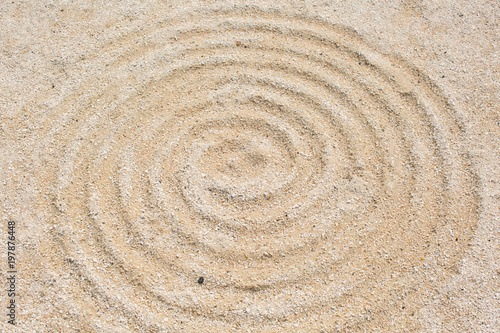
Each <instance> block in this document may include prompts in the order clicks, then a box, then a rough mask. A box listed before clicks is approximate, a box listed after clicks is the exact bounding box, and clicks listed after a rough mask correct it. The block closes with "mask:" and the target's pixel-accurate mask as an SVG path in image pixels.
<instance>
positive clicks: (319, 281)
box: [45, 8, 479, 331]
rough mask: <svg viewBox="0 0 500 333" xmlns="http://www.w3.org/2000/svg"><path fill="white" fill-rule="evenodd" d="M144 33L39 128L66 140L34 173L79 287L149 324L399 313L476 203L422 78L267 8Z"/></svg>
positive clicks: (437, 274) (440, 263) (449, 261)
mask: <svg viewBox="0 0 500 333" xmlns="http://www.w3.org/2000/svg"><path fill="white" fill-rule="evenodd" d="M141 34H142V37H141V36H140V35H138V34H134V33H132V34H130V35H129V36H126V37H124V38H123V39H122V40H117V41H116V42H115V43H113V44H112V45H109V47H108V48H105V49H104V50H103V53H109V52H114V53H115V54H117V55H119V56H117V57H116V61H115V62H114V63H112V64H110V66H109V69H108V72H107V73H106V75H103V77H96V78H93V79H92V80H91V81H90V82H88V84H87V85H86V86H84V87H82V91H80V92H76V93H75V94H74V95H73V96H72V97H70V98H69V99H68V100H66V101H65V102H63V103H62V104H61V105H59V106H58V107H57V108H56V110H55V112H54V114H55V115H56V116H54V117H53V118H51V119H49V120H47V121H48V124H46V125H47V126H45V128H51V130H49V131H48V133H47V135H49V136H51V137H53V138H54V142H53V146H54V147H59V148H61V147H64V148H63V151H64V154H63V155H61V156H59V157H58V159H57V160H58V161H59V162H58V164H57V165H55V166H54V167H50V166H47V170H46V171H47V172H46V173H48V174H52V175H53V179H55V180H56V181H55V183H56V184H57V186H56V187H55V188H54V189H53V190H49V193H48V194H49V197H51V198H53V205H54V207H55V211H54V221H55V224H56V227H57V228H56V229H55V230H56V231H55V234H54V237H55V238H56V237H57V239H58V242H59V243H60V244H61V246H62V247H63V248H64V250H65V252H66V254H67V256H68V257H70V258H71V261H72V262H73V265H74V269H75V270H77V271H78V272H80V273H81V274H82V276H84V277H85V279H84V280H85V282H84V283H82V288H84V289H86V290H87V291H92V293H94V292H95V293H96V294H99V295H101V296H100V297H102V300H101V302H104V303H105V304H107V305H108V306H112V307H114V308H120V309H122V312H123V315H124V316H125V317H127V318H128V320H130V322H131V323H132V324H131V325H134V326H136V327H147V328H148V329H149V330H151V331H155V330H161V329H168V328H169V327H173V326H170V325H174V324H173V322H174V321H175V320H178V321H179V322H180V321H182V320H185V318H191V317H192V316H196V317H198V316H199V317H200V318H205V319H206V320H209V321H210V322H211V323H217V325H220V327H228V328H230V327H234V325H240V326H245V325H251V324H252V323H254V322H263V323H264V324H265V325H281V326H283V327H291V326H289V325H292V324H293V323H294V322H295V319H299V318H306V317H307V318H313V319H314V321H316V322H318V323H322V324H321V325H323V326H321V327H324V328H330V329H348V328H349V327H355V326H360V327H363V325H367V322H378V323H379V324H380V325H384V324H383V323H384V318H386V316H391V317H392V318H399V319H401V320H404V321H411V317H410V316H409V315H408V314H410V313H411V312H412V311H414V309H412V305H411V301H410V300H411V299H414V298H419V297H424V295H425V294H426V293H428V292H431V291H432V288H433V287H434V286H436V285H438V284H439V283H442V281H444V279H446V278H447V277H448V276H450V274H452V273H453V272H454V270H455V269H456V268H455V265H456V264H457V263H458V261H459V260H460V259H461V258H462V256H463V253H464V251H465V250H466V249H467V245H468V240H469V239H470V237H471V235H472V232H473V228H474V226H475V224H476V222H477V210H478V207H479V202H478V198H477V197H476V195H475V194H474V188H475V186H477V185H476V180H475V179H476V178H475V176H474V173H473V170H472V168H471V166H470V165H469V163H468V159H467V153H466V152H465V151H462V150H461V149H460V147H456V146H454V145H453V142H460V139H461V128H462V126H461V125H460V119H458V118H457V117H456V115H455V113H454V111H453V110H452V109H451V107H450V106H449V105H448V103H447V102H446V101H445V99H444V98H443V97H442V96H441V95H440V93H439V92H438V91H437V90H436V87H435V85H434V84H433V83H432V82H430V80H429V79H428V78H427V77H426V76H425V75H424V74H422V73H421V72H420V71H419V70H417V69H415V68H414V67H412V66H411V65H410V64H408V63H406V62H405V61H404V60H402V59H399V58H397V57H392V56H389V55H383V54H380V53H378V52H377V51H376V50H374V49H372V48H371V47H370V46H369V45H367V44H366V43H365V42H364V41H362V40H361V39H360V38H359V37H358V36H357V35H356V34H355V33H353V32H352V31H350V30H349V29H346V28H343V27H340V26H336V25H330V24H328V23H325V22H322V21H320V20H318V19H313V18H307V17H301V16H300V17H299V16H292V15H286V14H283V13H280V12H265V11H261V10H258V9H255V8H254V9H251V10H248V9H245V10H234V11H213V12H205V13H202V14H196V15H195V14H193V16H191V15H187V16H186V17H185V18H184V19H180V20H178V21H176V20H171V21H165V22H163V23H161V24H159V25H158V27H156V28H155V29H151V30H145V31H141ZM134 40H137V43H135V45H136V46H135V48H134V47H133V48H132V49H129V50H124V46H123V45H129V44H130V42H131V41H134ZM110 73H113V74H115V73H116V77H114V78H112V79H110V81H109V82H107V81H106V80H107V79H106V77H107V76H108V74H110ZM74 119H77V120H78V122H75V121H73V120H74ZM55 138H57V140H56V139H55ZM48 178H50V177H48ZM47 188H48V189H50V188H51V187H50V186H47ZM457 193H465V195H463V196H462V197H461V198H466V199H460V198H457V196H456V194H457ZM436 253H437V254H436ZM430 254H432V256H431V255H430ZM430 257H435V258H438V259H437V261H435V262H431V261H430V259H428V258H430ZM201 276H203V277H204V283H203V285H201V284H198V283H197V282H196V281H197V279H198V278H199V277H201ZM424 285H426V286H428V287H425V288H427V289H423V288H424V287H423V286H424ZM117 295H119V297H118V296H117ZM138 300H140V301H138ZM339 304H340V305H341V306H339ZM382 304H383V305H384V306H385V307H387V304H392V308H391V311H390V313H389V314H387V313H382V312H381V311H380V308H381V307H382ZM403 304H404V305H405V310H404V311H403V310H401V306H402V305H403ZM153 308H154V309H155V310H154V312H151V311H152V310H151V309H153ZM103 309H105V307H103ZM352 313H357V314H358V316H354V317H353V316H349V315H348V314H352ZM367 313H369V316H367ZM157 318H168V320H166V321H165V322H164V323H165V324H161V323H159V322H158V320H157ZM172 318H174V319H172ZM367 318H369V319H367ZM304 328H307V326H305V327H304Z"/></svg>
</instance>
